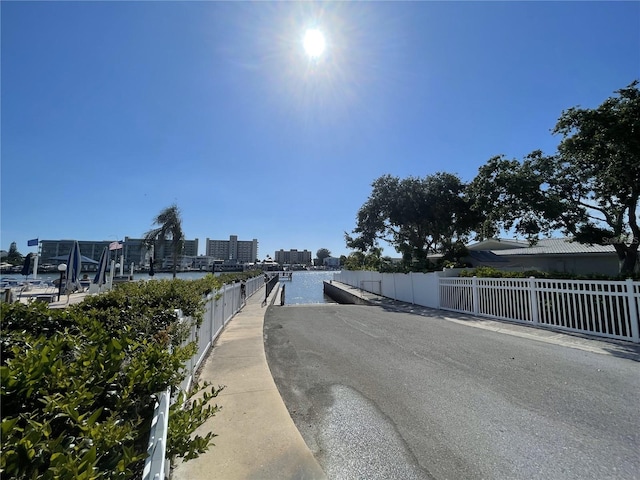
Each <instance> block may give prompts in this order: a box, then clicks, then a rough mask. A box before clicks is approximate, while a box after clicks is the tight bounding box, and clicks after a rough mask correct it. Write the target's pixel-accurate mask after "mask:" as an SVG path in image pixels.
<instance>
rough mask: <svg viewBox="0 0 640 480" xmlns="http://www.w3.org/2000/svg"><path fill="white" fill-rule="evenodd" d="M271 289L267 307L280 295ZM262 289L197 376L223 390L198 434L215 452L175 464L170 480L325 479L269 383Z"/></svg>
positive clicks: (271, 384) (241, 312)
mask: <svg viewBox="0 0 640 480" xmlns="http://www.w3.org/2000/svg"><path fill="white" fill-rule="evenodd" d="M279 290H280V289H279V288H275V289H274V290H273V292H272V294H271V296H270V298H269V299H268V301H267V305H271V304H272V303H273V302H274V301H275V299H276V297H277V296H278V295H279ZM263 302H264V289H261V290H259V291H258V292H256V293H255V294H254V295H252V296H251V297H250V298H249V299H248V300H247V305H246V306H245V307H244V308H243V309H242V310H241V311H240V312H239V313H238V314H237V315H236V316H235V317H234V318H233V319H232V320H231V321H230V322H229V324H228V325H227V326H226V327H225V330H224V331H223V332H222V334H221V335H220V337H218V340H217V341H216V343H215V345H214V348H213V350H212V351H211V353H210V354H209V357H208V358H207V359H206V360H205V362H204V366H203V367H202V370H201V372H200V375H199V377H198V378H199V380H200V381H208V382H210V383H212V384H213V385H216V386H217V385H225V388H224V390H222V392H221V393H220V394H219V395H218V397H217V398H216V399H215V401H216V403H217V404H218V405H219V406H221V407H222V410H221V411H220V412H218V413H217V414H216V415H215V416H214V417H212V418H210V419H209V420H208V421H207V422H206V423H205V424H204V425H202V426H201V427H200V428H199V430H198V432H196V433H201V434H206V433H207V432H209V431H213V432H214V433H215V434H217V435H218V436H217V437H215V439H214V443H215V446H212V447H211V448H210V449H209V451H208V452H206V453H204V454H202V455H200V457H198V458H196V459H194V460H190V461H188V462H185V463H178V464H177V465H176V467H175V469H173V471H172V473H171V478H172V479H173V480H204V479H221V480H240V479H264V480H274V479H283V480H284V479H326V476H325V474H324V472H323V471H322V469H321V468H320V465H319V464H318V462H317V461H316V459H315V458H314V456H313V455H312V454H311V451H310V450H309V448H308V447H307V445H306V443H305V442H304V440H303V438H302V436H301V435H300V432H298V429H297V428H296V426H295V424H294V423H293V420H292V419H291V416H290V415H289V412H288V411H287V408H286V407H285V405H284V402H283V400H282V398H281V397H280V393H279V392H278V389H277V387H276V385H275V383H274V381H273V378H272V376H271V371H270V370H269V366H268V365H267V359H266V355H265V351H264V340H263V333H262V328H263V322H264V314H265V312H266V309H267V308H269V307H267V306H266V305H264V304H263Z"/></svg>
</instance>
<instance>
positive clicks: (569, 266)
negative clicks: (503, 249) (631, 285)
mask: <svg viewBox="0 0 640 480" xmlns="http://www.w3.org/2000/svg"><path fill="white" fill-rule="evenodd" d="M503 258H506V259H508V260H509V264H508V266H507V267H506V268H504V270H511V271H520V270H528V269H536V270H541V271H544V272H566V273H573V274H576V275H589V274H602V275H617V274H618V271H619V263H618V258H617V256H615V255H593V254H592V255H575V254H574V255H547V256H544V255H535V256H534V255H509V256H504V257H503Z"/></svg>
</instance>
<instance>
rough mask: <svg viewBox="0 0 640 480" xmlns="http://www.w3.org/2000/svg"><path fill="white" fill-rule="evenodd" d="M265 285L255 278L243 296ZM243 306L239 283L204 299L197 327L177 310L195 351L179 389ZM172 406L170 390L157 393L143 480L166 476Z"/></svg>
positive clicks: (188, 381)
mask: <svg viewBox="0 0 640 480" xmlns="http://www.w3.org/2000/svg"><path fill="white" fill-rule="evenodd" d="M263 286H264V280H263V277H262V276H259V277H254V278H251V279H249V280H247V282H246V295H247V298H249V297H250V296H251V295H253V294H254V293H256V292H257V291H258V290H260V288H262V287H263ZM241 307H242V298H241V293H240V283H231V284H228V285H224V286H223V287H222V288H221V289H220V290H217V291H214V292H211V293H210V294H209V295H208V296H207V303H206V306H205V313H204V317H203V320H202V323H201V324H200V325H199V326H198V325H197V324H196V322H195V321H194V320H193V319H192V318H191V317H185V316H184V315H182V312H181V311H180V310H176V314H177V315H178V319H179V321H180V323H185V324H187V325H190V332H189V337H188V338H187V339H186V340H185V344H188V343H191V342H196V344H197V346H198V351H197V352H196V354H195V355H194V356H193V357H191V359H189V361H188V362H187V363H186V365H185V369H186V372H187V375H186V377H185V379H184V380H183V382H182V383H181V384H180V388H181V389H182V390H185V391H186V390H188V389H189V388H190V387H191V384H192V383H193V377H194V375H195V373H196V371H197V370H198V368H199V367H200V365H201V364H202V362H203V360H204V359H205V358H206V355H207V353H208V352H209V350H210V349H211V347H212V346H213V343H214V342H215V340H216V339H217V338H218V336H219V335H220V332H221V331H222V329H223V328H224V326H225V325H226V324H227V323H228V322H229V320H231V319H232V318H233V316H234V315H235V314H236V313H238V311H239V310H240V308H241ZM171 403H172V397H171V392H170V390H166V391H164V392H161V393H159V394H158V399H157V402H156V408H155V411H154V415H153V420H152V422H151V431H150V433H149V444H148V448H147V454H148V455H147V459H146V461H145V465H144V471H143V475H142V479H143V480H152V479H153V480H164V479H165V478H168V476H169V465H168V459H167V458H166V455H165V451H166V443H167V427H168V422H169V406H170V405H171Z"/></svg>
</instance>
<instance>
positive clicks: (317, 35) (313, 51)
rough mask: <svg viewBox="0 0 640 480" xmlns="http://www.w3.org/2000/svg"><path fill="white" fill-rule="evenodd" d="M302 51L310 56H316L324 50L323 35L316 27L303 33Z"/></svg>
mask: <svg viewBox="0 0 640 480" xmlns="http://www.w3.org/2000/svg"><path fill="white" fill-rule="evenodd" d="M302 44H303V46H304V51H305V52H307V55H308V56H309V57H311V58H318V57H319V56H320V55H322V53H323V52H324V49H325V47H326V44H325V40H324V35H323V34H322V32H321V31H320V30H318V29H315V28H313V29H309V30H307V31H306V33H305V34H304V40H303V43H302Z"/></svg>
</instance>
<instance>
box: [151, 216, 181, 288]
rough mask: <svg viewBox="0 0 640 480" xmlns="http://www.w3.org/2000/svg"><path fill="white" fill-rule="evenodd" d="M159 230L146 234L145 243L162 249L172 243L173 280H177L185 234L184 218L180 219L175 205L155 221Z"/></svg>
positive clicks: (155, 229)
mask: <svg viewBox="0 0 640 480" xmlns="http://www.w3.org/2000/svg"><path fill="white" fill-rule="evenodd" d="M153 224H154V225H158V227H157V228H154V229H152V230H149V231H148V232H147V233H145V234H144V241H145V243H146V244H147V246H148V247H151V246H155V244H156V242H157V243H158V246H160V247H162V246H164V245H165V243H166V242H167V241H170V242H171V251H172V252H173V278H176V272H177V271H178V258H179V257H180V255H181V254H182V247H183V246H184V232H183V231H182V218H180V210H179V209H178V206H177V205H176V204H175V203H174V204H173V205H171V206H170V207H167V208H165V209H164V210H162V211H161V212H160V213H159V214H158V216H157V217H156V218H154V220H153Z"/></svg>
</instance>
